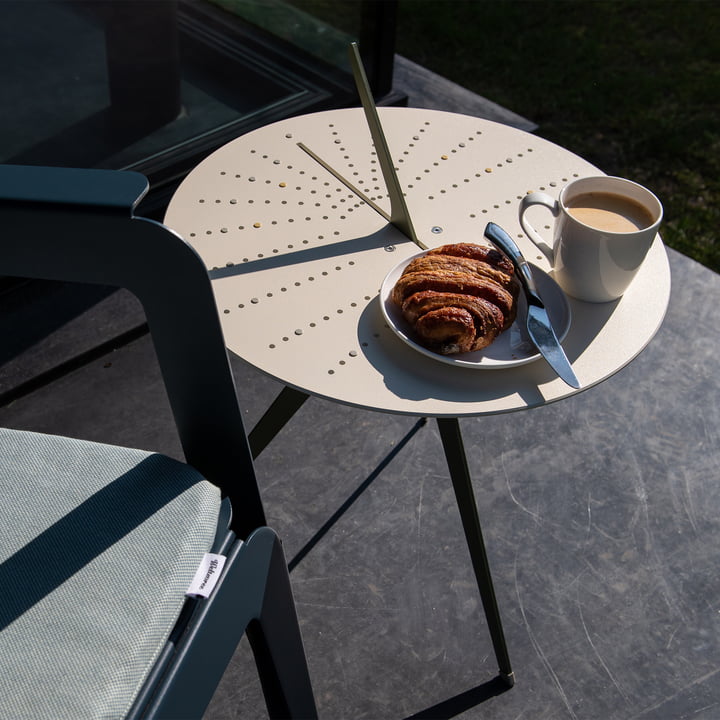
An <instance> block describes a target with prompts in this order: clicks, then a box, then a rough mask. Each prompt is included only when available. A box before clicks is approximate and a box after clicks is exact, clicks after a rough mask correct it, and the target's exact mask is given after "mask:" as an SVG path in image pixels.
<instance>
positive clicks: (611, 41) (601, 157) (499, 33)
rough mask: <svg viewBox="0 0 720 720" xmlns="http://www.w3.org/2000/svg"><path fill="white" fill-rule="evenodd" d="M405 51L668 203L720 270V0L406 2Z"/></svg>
mask: <svg viewBox="0 0 720 720" xmlns="http://www.w3.org/2000/svg"><path fill="white" fill-rule="evenodd" d="M397 38H398V39H397V43H398V44H397V51H398V52H399V53H400V54H402V55H405V56H406V57H408V58H410V59H411V60H413V61H415V62H417V63H419V64H421V65H423V66H425V67H427V68H429V69H431V70H433V71H434V72H437V73H439V74H440V75H443V76H445V77H447V78H449V79H451V80H453V81H455V82H457V83H459V84H461V85H463V86H464V87H466V88H469V89H470V90H473V91H474V92H476V93H478V94H480V95H484V96H485V97H487V98H489V99H490V100H493V101H495V102H497V103H499V104H500V105H504V106H505V107H507V108H509V109H511V110H513V111H515V112H517V113H519V114H520V115H524V116H525V117H527V118H529V119H531V120H533V121H534V122H536V123H538V125H539V129H538V131H537V133H538V134H539V135H540V136H542V137H545V138H547V139H549V140H552V141H553V142H556V143H558V144H561V145H563V146H565V147H567V148H569V149H571V150H573V151H574V152H576V153H577V154H578V155H581V156H582V157H584V158H586V159H587V160H589V161H590V162H592V163H594V164H595V165H597V166H598V167H600V168H601V169H602V170H603V171H604V172H606V173H608V174H612V175H621V176H624V177H627V178H630V179H632V180H636V181H637V182H640V183H642V184H644V185H646V186H647V187H649V188H650V189H651V190H653V191H654V192H655V193H656V194H657V195H658V196H659V197H660V199H661V201H662V202H663V204H664V206H665V222H664V227H663V229H662V234H663V238H664V240H665V242H666V243H667V244H668V245H670V246H671V247H674V248H676V249H677V250H680V251H681V252H683V253H685V254H686V255H689V256H690V257H693V258H695V259H696V260H698V261H699V262H701V263H703V264H704V265H706V266H708V267H710V268H712V269H713V270H715V271H720V242H719V241H718V228H719V227H720V209H719V208H720V2H717V1H714V0H684V1H682V2H677V1H676V0H652V1H648V0H612V1H608V0H599V1H595V2H590V1H588V0H545V1H541V0H400V11H399V18H398V33H397Z"/></svg>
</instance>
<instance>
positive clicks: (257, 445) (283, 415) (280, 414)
mask: <svg viewBox="0 0 720 720" xmlns="http://www.w3.org/2000/svg"><path fill="white" fill-rule="evenodd" d="M308 397H309V396H308V394H307V393H304V392H301V391H300V390H295V389H294V388H291V387H287V386H286V387H284V388H283V389H282V390H281V391H280V394H279V395H278V396H277V397H276V398H275V400H274V401H273V403H272V405H271V406H270V407H269V408H268V409H267V410H266V411H265V414H264V415H263V416H262V417H261V418H260V420H258V422H257V424H256V425H255V427H254V428H253V429H252V430H251V431H250V432H249V433H248V442H249V443H250V451H251V452H252V456H253V460H255V459H256V458H257V456H258V455H260V453H261V452H262V451H263V450H264V449H265V448H266V447H267V446H268V445H269V444H270V443H271V442H272V440H273V438H274V437H275V436H276V435H277V434H278V433H279V432H280V431H281V430H282V429H283V427H285V424H286V423H287V421H288V420H290V418H291V417H292V416H293V415H294V414H295V413H296V412H297V411H298V410H299V409H300V408H301V407H302V404H303V403H304V402H305V401H306V400H307V399H308Z"/></svg>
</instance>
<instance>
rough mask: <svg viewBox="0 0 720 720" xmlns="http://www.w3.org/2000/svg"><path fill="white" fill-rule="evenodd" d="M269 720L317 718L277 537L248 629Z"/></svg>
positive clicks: (292, 601)
mask: <svg viewBox="0 0 720 720" xmlns="http://www.w3.org/2000/svg"><path fill="white" fill-rule="evenodd" d="M247 636H248V639H249V640H250V646H251V647H252V650H253V653H254V655H255V661H256V663H257V666H258V672H259V675H260V681H261V684H262V688H263V693H264V695H265V702H266V704H267V708H268V713H269V715H270V717H271V718H316V717H317V709H316V707H315V699H314V697H313V692H312V686H311V683H310V675H309V673H308V668H307V662H306V659H305V650H304V647H303V641H302V636H301V634H300V628H299V626H298V622H297V615H296V613H295V611H294V600H293V596H292V589H291V587H290V578H289V576H288V571H287V562H286V560H285V554H284V552H283V550H282V546H281V545H280V541H279V540H278V539H277V537H276V538H275V540H274V543H273V547H272V554H271V557H270V560H269V567H268V569H267V582H266V590H265V598H264V599H263V603H262V607H261V609H260V613H259V617H258V618H257V619H256V620H255V621H253V622H252V623H250V625H248V628H247Z"/></svg>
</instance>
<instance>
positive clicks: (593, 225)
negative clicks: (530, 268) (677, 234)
mask: <svg viewBox="0 0 720 720" xmlns="http://www.w3.org/2000/svg"><path fill="white" fill-rule="evenodd" d="M533 205H542V206H544V207H546V208H547V209H548V210H550V212H552V214H553V215H554V217H555V226H554V230H553V243H552V246H550V245H549V244H548V243H546V242H545V241H544V240H543V239H542V237H541V236H540V234H539V233H538V231H537V230H536V229H535V228H534V227H533V226H532V225H531V224H530V223H529V222H528V220H527V218H526V217H525V213H526V211H527V209H528V208H529V207H531V206H533ZM662 215H663V208H662V205H661V204H660V201H659V200H658V199H657V198H656V197H655V195H653V193H651V192H650V191H649V190H647V189H646V188H644V187H642V185H638V184H637V183H634V182H632V181H630V180H625V179H624V178H618V177H609V176H599V177H588V178H580V179H579V180H575V181H573V182H571V183H570V184H568V185H566V186H565V187H564V188H563V189H562V191H561V192H560V196H559V198H558V199H557V200H555V198H553V197H552V196H550V195H547V194H546V193H541V192H534V193H530V194H528V195H526V196H525V197H523V198H522V200H521V202H520V224H521V225H522V228H523V230H524V231H525V233H526V234H527V236H528V237H529V238H530V239H531V240H532V241H533V242H534V243H535V244H536V245H537V246H538V247H539V248H540V249H541V250H543V252H545V254H546V255H548V257H549V258H550V259H551V261H552V264H553V276H554V278H555V280H556V281H557V282H558V284H559V285H560V287H562V288H563V290H565V292H567V293H568V294H569V295H572V296H573V297H575V298H578V299H579V300H589V301H590V302H607V301H609V300H615V299H616V298H619V297H620V296H621V295H622V294H623V293H624V292H625V290H626V289H627V287H628V286H629V285H630V283H631V281H632V279H633V278H634V277H635V274H636V273H637V271H638V269H639V268H640V265H641V264H642V261H643V260H644V259H645V256H646V255H647V252H648V250H649V249H650V246H651V245H652V243H653V241H654V239H655V236H656V235H657V232H658V228H659V226H660V222H661V220H662Z"/></svg>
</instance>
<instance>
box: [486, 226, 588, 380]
mask: <svg viewBox="0 0 720 720" xmlns="http://www.w3.org/2000/svg"><path fill="white" fill-rule="evenodd" d="M485 237H486V238H488V240H490V241H491V242H492V243H493V244H495V245H497V247H499V248H500V249H501V250H502V251H503V252H504V253H505V254H506V255H507V256H508V257H509V258H510V259H511V260H512V261H513V264H514V265H515V268H516V270H517V274H518V278H519V279H520V282H521V284H522V286H523V290H524V291H525V296H526V298H527V304H528V314H527V330H528V334H529V335H530V339H531V340H532V341H533V342H534V343H535V347H537V349H538V350H539V351H540V353H541V354H542V356H543V357H544V358H545V360H547V362H548V363H549V365H550V367H552V369H553V370H554V371H555V372H556V373H557V374H558V376H559V377H560V378H562V380H564V381H565V382H566V383H567V384H568V385H570V386H571V387H574V388H578V389H579V388H580V387H581V385H580V381H579V380H578V379H577V377H576V375H575V372H574V371H573V369H572V366H571V365H570V362H569V361H568V359H567V356H566V355H565V351H564V350H563V348H562V345H560V341H559V340H558V339H557V335H556V334H555V330H553V326H552V323H551V322H550V318H549V317H548V314H547V310H546V309H545V303H544V302H543V300H542V298H541V297H540V295H539V294H538V291H537V287H536V286H535V280H534V279H533V276H532V270H531V269H530V266H529V265H528V262H527V260H526V259H525V258H524V257H523V254H522V253H521V252H520V248H519V247H518V246H517V245H516V244H515V241H514V240H513V239H512V238H511V237H510V236H509V235H508V234H507V233H506V232H505V230H503V229H502V228H501V227H500V226H499V225H496V224H495V223H488V224H487V227H486V228H485Z"/></svg>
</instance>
